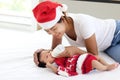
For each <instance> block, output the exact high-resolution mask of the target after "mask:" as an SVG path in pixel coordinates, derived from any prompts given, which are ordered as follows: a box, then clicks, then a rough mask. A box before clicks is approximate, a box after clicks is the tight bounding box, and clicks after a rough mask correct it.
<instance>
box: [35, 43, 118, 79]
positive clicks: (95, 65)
mask: <svg viewBox="0 0 120 80" xmlns="http://www.w3.org/2000/svg"><path fill="white" fill-rule="evenodd" d="M59 46H60V45H58V46H57V48H55V49H54V50H53V51H50V50H45V49H41V51H40V52H39V53H37V57H38V61H39V65H38V66H39V67H43V68H45V67H47V68H50V69H51V70H52V71H53V72H55V73H56V74H58V75H62V76H67V77H68V76H74V75H77V74H79V73H81V74H86V73H89V72H90V71H91V70H93V69H97V70H100V71H109V70H113V69H115V68H117V67H118V65H119V64H118V63H114V64H108V63H106V62H105V61H104V60H103V59H102V58H100V57H99V56H95V55H92V54H90V53H84V54H81V53H78V54H75V55H73V56H72V57H61V58H57V57H56V56H57V55H54V54H57V52H56V51H58V52H59V53H62V52H63V51H65V50H66V49H65V48H63V47H62V48H61V47H59ZM60 50H61V51H62V52H60ZM53 63H56V65H57V66H55V65H53Z"/></svg>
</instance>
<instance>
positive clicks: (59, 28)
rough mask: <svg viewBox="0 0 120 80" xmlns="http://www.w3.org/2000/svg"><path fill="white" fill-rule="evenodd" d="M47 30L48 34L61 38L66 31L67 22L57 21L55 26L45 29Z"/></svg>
mask: <svg viewBox="0 0 120 80" xmlns="http://www.w3.org/2000/svg"><path fill="white" fill-rule="evenodd" d="M45 31H46V32H47V33H48V34H51V35H53V36H55V37H56V38H61V37H62V36H63V35H64V33H65V24H64V23H63V21H62V22H61V23H56V25H55V26H53V27H52V28H50V29H45Z"/></svg>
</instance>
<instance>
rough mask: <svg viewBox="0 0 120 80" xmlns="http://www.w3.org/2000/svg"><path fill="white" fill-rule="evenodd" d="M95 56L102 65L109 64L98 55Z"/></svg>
mask: <svg viewBox="0 0 120 80" xmlns="http://www.w3.org/2000/svg"><path fill="white" fill-rule="evenodd" d="M95 57H96V58H97V60H98V61H99V62H100V63H102V64H103V65H106V66H107V65H109V64H108V63H107V62H106V61H105V60H104V59H103V58H101V57H100V56H95Z"/></svg>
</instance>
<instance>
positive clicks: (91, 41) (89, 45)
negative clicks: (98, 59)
mask: <svg viewBox="0 0 120 80" xmlns="http://www.w3.org/2000/svg"><path fill="white" fill-rule="evenodd" d="M85 45H86V49H87V52H89V53H92V54H94V55H98V48H97V42H96V37H95V34H93V35H92V36H91V37H90V38H88V39H86V40H85Z"/></svg>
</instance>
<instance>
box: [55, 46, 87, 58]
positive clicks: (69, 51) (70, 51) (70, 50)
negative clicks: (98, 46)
mask: <svg viewBox="0 0 120 80" xmlns="http://www.w3.org/2000/svg"><path fill="white" fill-rule="evenodd" d="M84 53H86V51H84V50H81V49H80V48H78V47H75V46H67V47H65V50H64V51H63V52H62V53H60V54H59V55H58V56H57V57H71V56H73V55H76V54H84Z"/></svg>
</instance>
